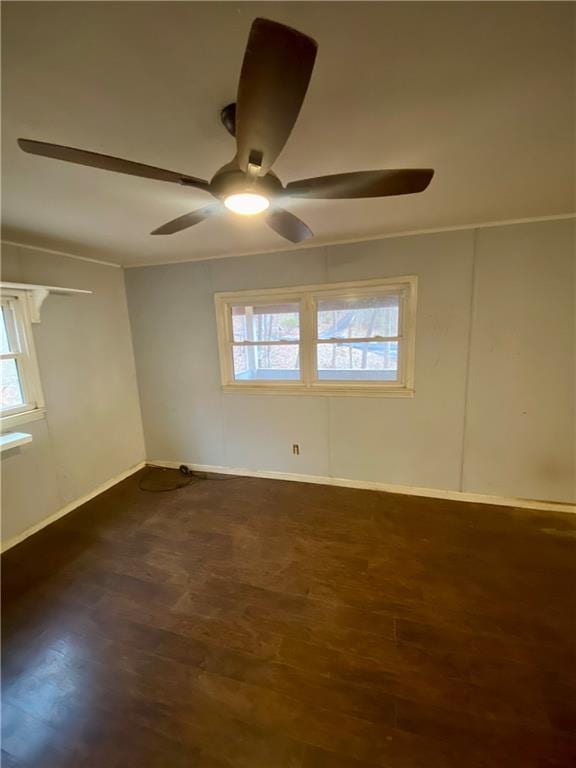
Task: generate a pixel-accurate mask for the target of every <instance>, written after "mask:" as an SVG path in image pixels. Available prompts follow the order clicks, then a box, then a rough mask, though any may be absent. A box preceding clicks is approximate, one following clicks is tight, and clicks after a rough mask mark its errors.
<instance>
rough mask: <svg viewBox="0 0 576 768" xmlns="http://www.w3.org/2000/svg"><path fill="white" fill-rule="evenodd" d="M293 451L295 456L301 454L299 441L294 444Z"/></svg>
mask: <svg viewBox="0 0 576 768" xmlns="http://www.w3.org/2000/svg"><path fill="white" fill-rule="evenodd" d="M292 453H293V454H294V456H300V446H299V445H298V443H294V445H293V446H292Z"/></svg>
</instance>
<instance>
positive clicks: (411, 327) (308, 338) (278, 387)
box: [214, 275, 418, 397]
mask: <svg viewBox="0 0 576 768" xmlns="http://www.w3.org/2000/svg"><path fill="white" fill-rule="evenodd" d="M417 291H418V277H417V276H415V275H401V276H399V277H385V278H372V279H370V280H354V281H345V282H328V283H319V284H318V283H316V284H312V285H297V286H292V287H290V288H261V289H255V290H248V291H221V292H217V293H215V294H214V307H215V312H216V326H217V336H218V356H219V360H220V378H221V389H222V390H223V391H224V392H241V393H244V394H292V395H308V394H314V395H323V396H326V395H340V396H347V395H359V396H366V395H368V396H370V397H376V396H378V397H414V365H415V356H414V352H415V343H416V301H417ZM389 294H390V295H391V294H394V295H398V296H400V306H401V311H400V317H399V320H398V331H397V336H395V337H394V338H395V339H396V340H397V341H398V348H399V349H398V351H399V365H398V371H397V378H396V379H395V380H393V381H385V380H384V381H383V380H378V379H377V378H373V379H364V380H362V379H353V378H349V379H345V378H341V379H337V378H334V379H321V378H319V377H318V371H317V363H316V350H317V345H318V343H319V340H318V331H317V302H318V300H319V299H322V298H324V297H332V298H338V297H361V296H381V295H382V296H384V295H389ZM277 302H282V303H294V304H296V303H298V304H299V305H300V311H299V314H300V335H299V339H298V340H293V341H290V342H282V341H281V342H263V345H264V346H266V345H272V344H276V343H278V344H280V345H281V344H288V343H289V344H291V345H294V346H295V345H298V347H299V350H300V378H299V379H298V380H296V379H276V380H268V379H254V380H244V381H242V380H236V379H235V378H234V363H233V350H234V347H235V346H242V347H247V348H248V349H250V348H251V347H255V346H258V344H259V342H255V341H253V340H250V341H248V340H247V341H241V342H235V341H234V338H233V330H232V309H233V307H235V306H250V305H267V304H271V303H277ZM380 338H383V337H374V338H370V339H368V341H379V340H380ZM327 341H328V340H327ZM339 341H340V342H341V343H342V344H344V343H345V342H346V341H347V339H345V338H343V339H340V340H339ZM348 341H361V339H360V338H352V339H348ZM321 343H324V342H323V340H321Z"/></svg>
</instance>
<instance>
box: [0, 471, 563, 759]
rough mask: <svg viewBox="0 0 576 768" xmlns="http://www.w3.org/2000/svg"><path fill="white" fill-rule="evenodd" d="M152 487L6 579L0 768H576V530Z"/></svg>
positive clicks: (346, 496)
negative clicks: (0, 755)
mask: <svg viewBox="0 0 576 768" xmlns="http://www.w3.org/2000/svg"><path fill="white" fill-rule="evenodd" d="M139 477H140V475H137V476H134V477H132V478H130V479H128V480H126V481H125V482H123V483H121V484H120V485H118V486H116V487H115V488H113V489H112V490H110V491H108V492H107V493H105V494H103V495H102V496H100V497H99V498H97V499H95V500H93V501H91V502H89V503H88V504H86V505H84V506H83V507H82V508H80V509H78V510H77V511H75V512H73V513H72V514H70V515H68V516H67V517H65V518H62V519H61V520H60V521H58V522H57V523H55V524H53V525H51V526H50V527H49V528H47V529H45V530H43V531H42V532H40V533H38V534H36V535H35V536H34V537H32V538H31V539H28V540H27V541H26V542H24V543H23V544H21V545H19V546H18V547H16V548H14V549H12V550H10V551H9V552H8V553H7V554H6V555H5V556H4V558H3V599H4V604H3V610H4V628H3V670H4V671H3V689H4V707H3V720H4V736H3V742H2V748H3V765H4V766H10V767H12V766H26V767H27V768H31V767H32V766H33V767H34V768H46V767H47V766H50V768H69V767H71V766H74V768H81V767H82V766H86V767H88V766H90V767H91V766H94V767H96V766H97V767H98V768H118V767H122V768H132V766H138V768H153V767H154V768H160V767H161V768H180V767H181V766H186V768H189V767H190V766H194V767H196V768H227V767H228V768H229V767H230V766H237V767H238V768H371V767H372V768H376V767H377V766H380V767H381V768H439V767H440V766H443V767H448V766H449V767H450V768H463V767H464V766H465V767H466V768H488V767H490V768H509V767H514V768H560V767H561V766H566V767H568V766H571V768H573V767H574V766H575V765H576V735H575V731H576V677H575V675H576V673H575V669H576V666H575V661H576V654H575V643H574V638H575V628H576V625H575V605H576V603H575V592H576V557H575V552H576V516H571V515H564V516H563V515H561V514H553V513H544V512H540V513H533V512H528V511H525V510H513V509H504V508H495V507H488V506H484V505H471V504H463V503H456V502H443V501H437V500H431V499H419V498H416V497H409V496H394V495H390V494H380V493H375V492H369V491H359V490H351V489H343V488H329V487H322V486H313V485H306V484H297V483H288V482H279V481H273V480H259V479H250V478H238V479H229V480H226V481H221V480H206V481H203V482H199V483H196V484H194V485H191V486H190V487H188V488H186V489H182V490H178V491H175V492H173V493H146V492H144V491H141V490H139V489H138V480H139Z"/></svg>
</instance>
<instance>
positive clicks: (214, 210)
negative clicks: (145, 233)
mask: <svg viewBox="0 0 576 768" xmlns="http://www.w3.org/2000/svg"><path fill="white" fill-rule="evenodd" d="M221 210H222V207H221V206H220V205H219V204H216V205H206V206H204V208H198V210H197V211H192V212H191V213H185V214H184V216H178V218H177V219H172V221H169V222H168V223H167V224H163V225H162V226H161V227H158V229H155V230H154V231H153V232H150V234H151V235H173V234H174V232H181V231H182V230H183V229H188V227H193V226H194V225H195V224H200V223H201V222H203V221H206V219H209V218H211V217H212V216H215V215H216V214H218V213H220V212H221Z"/></svg>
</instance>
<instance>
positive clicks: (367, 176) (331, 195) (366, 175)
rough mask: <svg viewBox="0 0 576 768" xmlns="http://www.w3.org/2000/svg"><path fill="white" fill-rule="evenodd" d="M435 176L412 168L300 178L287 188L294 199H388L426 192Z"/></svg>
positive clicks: (427, 171) (424, 169)
mask: <svg viewBox="0 0 576 768" xmlns="http://www.w3.org/2000/svg"><path fill="white" fill-rule="evenodd" d="M432 176H434V171H433V170H432V169H431V168H410V169H406V170H398V171H358V172H356V173H337V174H335V175H334V176H317V177H316V178H315V179H300V181H292V182H290V184H288V185H287V186H286V194H288V195H290V196H291V197H317V198H323V199H325V200H345V199H352V198H361V197H388V196H389V195H411V194H413V193H414V192H423V191H424V190H425V189H426V187H427V186H428V184H430V182H431V180H432Z"/></svg>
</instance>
